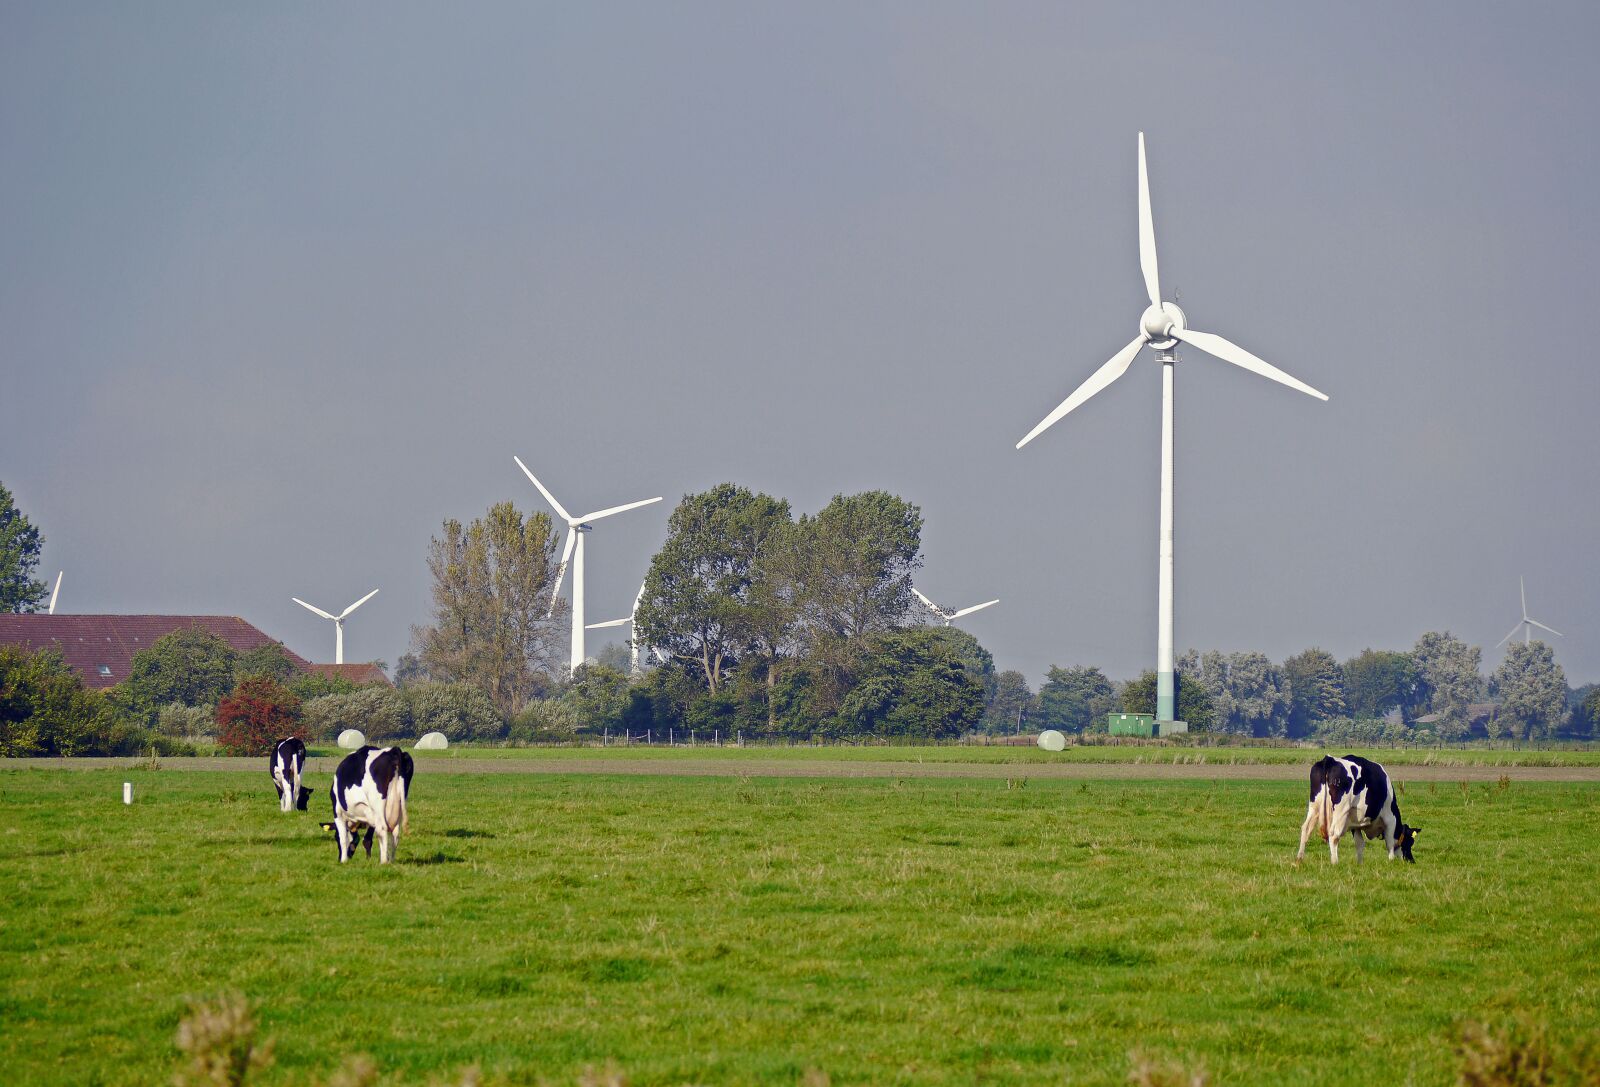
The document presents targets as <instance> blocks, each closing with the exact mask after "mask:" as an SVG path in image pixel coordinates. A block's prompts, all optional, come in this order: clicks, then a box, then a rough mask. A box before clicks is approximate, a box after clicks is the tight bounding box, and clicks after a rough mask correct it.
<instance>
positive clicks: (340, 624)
mask: <svg viewBox="0 0 1600 1087" xmlns="http://www.w3.org/2000/svg"><path fill="white" fill-rule="evenodd" d="M377 595H378V590H377V589H373V590H372V591H371V592H370V593H368V594H367V595H366V596H363V597H362V598H361V599H360V600H357V601H356V602H355V603H354V604H351V605H350V606H349V607H348V608H346V609H344V611H341V612H340V613H339V614H338V615H329V614H328V613H327V612H325V611H323V610H322V609H321V608H319V607H317V606H316V605H315V604H307V603H306V602H305V601H304V600H301V599H300V598H299V597H298V596H291V597H290V598H289V599H290V600H293V601H294V602H295V603H296V604H299V605H300V606H301V607H302V608H304V609H306V610H307V611H310V612H315V613H316V614H318V615H320V616H322V617H323V618H324V619H332V620H333V663H334V664H343V663H344V621H345V617H346V616H348V615H349V614H350V613H351V612H353V611H355V610H356V609H357V608H359V607H360V606H361V605H363V604H365V603H366V602H367V601H369V600H371V599H372V598H373V597H375V596H377Z"/></svg>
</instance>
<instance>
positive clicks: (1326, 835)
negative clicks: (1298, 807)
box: [1322, 785, 1333, 842]
mask: <svg viewBox="0 0 1600 1087" xmlns="http://www.w3.org/2000/svg"><path fill="white" fill-rule="evenodd" d="M1331 792H1332V790H1331V789H1329V788H1328V786H1327V785H1323V787H1322V840H1323V841H1325V842H1326V841H1328V840H1330V839H1331V838H1332V837H1333V797H1332V796H1330V795H1329V794H1330V793H1331Z"/></svg>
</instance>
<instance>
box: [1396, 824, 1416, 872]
mask: <svg viewBox="0 0 1600 1087" xmlns="http://www.w3.org/2000/svg"><path fill="white" fill-rule="evenodd" d="M1421 833H1422V828H1421V827H1408V826H1406V825H1405V824H1404V823H1401V824H1400V833H1398V834H1396V835H1395V842H1396V844H1398V845H1399V846H1400V855H1401V856H1402V857H1404V858H1405V859H1406V863H1408V864H1416V863H1417V858H1415V857H1413V856H1412V855H1411V847H1412V846H1414V845H1416V844H1417V835H1419V834H1421Z"/></svg>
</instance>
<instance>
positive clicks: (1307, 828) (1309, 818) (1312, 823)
mask: <svg viewBox="0 0 1600 1087" xmlns="http://www.w3.org/2000/svg"><path fill="white" fill-rule="evenodd" d="M1316 829H1317V805H1316V802H1315V801H1312V802H1311V803H1310V804H1307V805H1306V821H1305V822H1304V823H1301V824H1300V851H1299V852H1298V853H1296V854H1295V855H1294V859H1295V860H1297V861H1300V860H1304V859H1305V856H1306V843H1307V842H1309V841H1310V840H1311V832H1312V831H1314V830H1316Z"/></svg>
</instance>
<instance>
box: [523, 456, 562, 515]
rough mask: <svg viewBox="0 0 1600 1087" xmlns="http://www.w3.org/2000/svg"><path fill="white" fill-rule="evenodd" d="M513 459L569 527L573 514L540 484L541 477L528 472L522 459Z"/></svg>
mask: <svg viewBox="0 0 1600 1087" xmlns="http://www.w3.org/2000/svg"><path fill="white" fill-rule="evenodd" d="M511 459H512V460H514V461H516V462H517V467H518V468H521V469H522V474H523V475H525V476H527V477H528V478H529V479H531V480H533V485H534V486H535V487H537V488H539V493H540V494H542V495H544V500H545V501H546V502H548V503H550V505H551V507H552V508H553V509H554V510H555V511H556V512H557V513H559V514H560V515H561V519H562V520H563V521H565V522H566V523H567V524H569V525H570V524H572V514H570V513H568V512H567V511H566V508H565V507H564V506H562V505H561V503H560V502H557V501H556V496H555V495H553V494H551V493H550V492H549V491H547V490H545V486H544V484H543V483H540V482H539V477H538V476H536V475H534V474H533V473H532V472H530V471H528V466H527V465H526V464H523V463H522V458H521V457H518V456H515V455H513V456H512V458H511Z"/></svg>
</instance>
